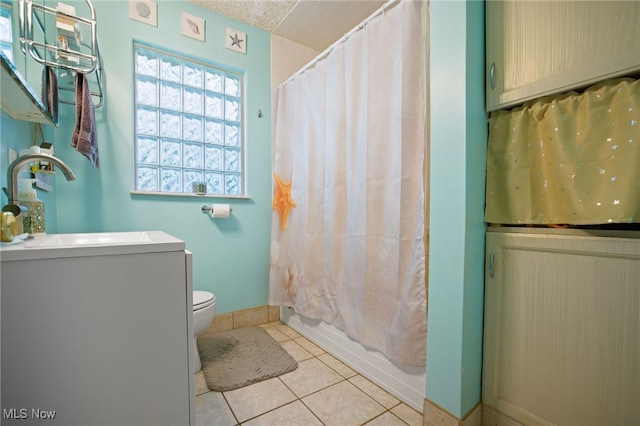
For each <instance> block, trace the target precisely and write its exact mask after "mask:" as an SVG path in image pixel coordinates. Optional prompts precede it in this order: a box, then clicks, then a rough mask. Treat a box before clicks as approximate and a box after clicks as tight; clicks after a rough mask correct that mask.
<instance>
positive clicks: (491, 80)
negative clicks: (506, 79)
mask: <svg viewBox="0 0 640 426" xmlns="http://www.w3.org/2000/svg"><path fill="white" fill-rule="evenodd" d="M489 84H490V85H491V90H493V89H495V88H496V63H495V62H494V63H492V64H491V68H489Z"/></svg>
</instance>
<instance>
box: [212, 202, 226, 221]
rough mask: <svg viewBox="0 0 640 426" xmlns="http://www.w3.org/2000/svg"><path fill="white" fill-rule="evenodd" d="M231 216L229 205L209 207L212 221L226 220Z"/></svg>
mask: <svg viewBox="0 0 640 426" xmlns="http://www.w3.org/2000/svg"><path fill="white" fill-rule="evenodd" d="M230 214H231V206H230V205H229V204H214V205H213V206H211V217H213V218H214V219H226V218H228V217H229V215H230Z"/></svg>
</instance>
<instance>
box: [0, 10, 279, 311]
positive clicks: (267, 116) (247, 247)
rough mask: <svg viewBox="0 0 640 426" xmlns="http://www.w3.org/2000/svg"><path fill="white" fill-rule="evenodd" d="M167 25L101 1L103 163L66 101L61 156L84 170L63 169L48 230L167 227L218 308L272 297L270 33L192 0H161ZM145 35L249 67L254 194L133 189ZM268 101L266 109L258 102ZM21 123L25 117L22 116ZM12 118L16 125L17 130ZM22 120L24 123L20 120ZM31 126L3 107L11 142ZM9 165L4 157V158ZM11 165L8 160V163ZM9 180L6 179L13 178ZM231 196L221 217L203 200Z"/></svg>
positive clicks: (58, 133) (58, 135)
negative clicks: (136, 98) (200, 29)
mask: <svg viewBox="0 0 640 426" xmlns="http://www.w3.org/2000/svg"><path fill="white" fill-rule="evenodd" d="M157 3H158V27H153V26H149V25H146V24H143V23H140V22H137V21H133V20H130V19H129V17H128V16H129V9H128V8H129V2H127V1H102V0H96V1H94V6H95V9H96V15H97V18H98V37H99V41H100V50H101V53H102V56H103V59H104V70H105V72H104V75H105V81H106V98H105V103H104V106H103V107H102V108H100V109H97V110H96V121H97V128H98V140H99V149H100V169H99V170H96V169H93V168H92V167H91V165H90V163H89V161H88V160H87V159H86V158H85V157H83V156H82V155H81V154H79V153H77V152H75V150H73V148H71V147H70V140H71V134H72V132H73V128H74V125H75V107H74V106H71V105H61V106H60V126H59V128H58V129H56V130H55V131H54V132H53V133H55V143H54V146H55V152H56V156H58V157H60V158H61V159H62V160H63V161H65V162H66V163H67V164H68V165H69V166H70V167H71V168H72V169H73V171H74V172H75V174H76V176H77V179H76V180H75V181H73V182H67V181H65V179H64V178H63V176H62V175H61V174H58V175H57V176H56V179H55V180H56V188H55V199H54V200H53V201H52V202H49V203H47V206H46V208H47V212H49V211H52V210H56V211H57V217H52V218H51V220H49V218H47V220H48V223H47V231H48V232H61V233H66V232H100V231H132V230H162V231H165V232H167V233H169V234H172V235H174V236H176V237H178V238H181V239H183V240H184V241H185V242H186V246H187V249H188V250H190V251H191V252H193V267H194V288H195V289H198V290H207V291H212V292H214V293H215V294H216V297H217V312H218V313H225V312H229V311H235V310H239V309H245V308H250V307H255V306H260V305H265V304H267V299H268V277H269V274H268V269H269V244H270V235H271V199H272V197H271V180H272V178H271V77H270V35H269V33H268V32H266V31H263V30H260V29H257V28H254V27H251V26H248V25H245V24H242V23H240V22H237V21H235V20H231V19H228V18H226V17H222V16H220V15H217V14H214V13H212V12H209V11H207V10H205V9H203V8H200V7H198V6H196V5H194V4H191V3H190V2H187V1H162V0H161V1H158V2H157ZM181 12H186V13H189V14H192V15H196V16H200V17H202V18H204V19H205V21H206V39H205V40H206V41H205V42H204V43H203V42H201V41H198V40H195V39H191V38H188V37H185V36H182V35H181V34H180V14H181ZM225 27H232V28H234V29H236V30H238V31H242V32H245V33H246V34H247V54H246V55H243V54H241V53H237V52H233V51H231V50H228V49H225V47H224V37H225ZM133 40H139V41H143V42H148V43H151V44H154V45H157V46H162V47H166V48H168V49H171V50H174V51H176V52H180V53H182V54H185V55H189V56H195V57H199V58H204V59H207V60H211V61H214V62H216V63H219V64H222V65H225V66H230V67H233V68H235V69H238V70H241V71H244V72H245V84H246V100H245V104H246V105H245V106H246V108H245V111H244V113H245V116H244V117H245V122H246V134H245V149H246V157H245V165H246V170H247V175H246V179H247V194H248V195H249V198H248V199H224V198H223V199H220V198H201V197H195V196H193V197H170V196H152V195H133V194H131V191H132V190H133V188H134V157H133V152H134V151H133V149H134V148H133V144H134V139H133V129H134V126H133V99H132V96H133V77H132V61H133V53H132V42H133ZM258 109H260V110H262V112H263V114H264V116H263V118H258V116H257V111H258ZM16 123H17V122H16ZM5 127H7V129H9V128H12V130H11V134H9V132H7V135H6V136H5ZM13 128H15V129H13ZM28 130H29V126H24V125H22V124H15V123H14V122H13V120H11V119H10V118H9V117H7V116H5V115H4V114H3V116H2V139H1V151H2V155H3V157H6V152H7V150H6V148H7V147H8V146H13V145H14V140H17V139H21V140H23V141H24V140H27V143H26V145H25V146H28V145H29V144H30V136H29V135H28V134H27V133H28ZM2 161H3V164H2V165H3V169H4V161H5V159H4V158H3V160H2ZM4 170H6V169H4ZM3 182H4V181H3ZM214 202H218V203H229V204H231V206H232V208H233V213H232V216H231V217H230V218H229V219H226V220H216V221H213V220H212V219H211V218H210V217H209V216H208V215H205V214H203V213H202V212H201V210H200V207H201V206H202V205H203V204H209V205H210V204H212V203H214Z"/></svg>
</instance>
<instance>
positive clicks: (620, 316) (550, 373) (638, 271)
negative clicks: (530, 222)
mask: <svg viewBox="0 0 640 426" xmlns="http://www.w3.org/2000/svg"><path fill="white" fill-rule="evenodd" d="M486 270H487V273H486V282H485V340H484V360H483V363H484V365H483V392H482V401H483V404H484V405H488V406H490V407H492V408H494V409H496V410H498V411H500V412H502V413H504V414H506V415H508V416H510V417H512V418H514V419H516V420H518V421H519V422H521V423H523V424H561V425H578V424H579V425H631V424H640V410H638V408H637V402H638V395H640V363H638V360H639V359H640V239H632V238H607V237H598V238H596V237H590V236H565V235H563V236H558V235H551V234H517V233H498V232H488V233H487V268H486Z"/></svg>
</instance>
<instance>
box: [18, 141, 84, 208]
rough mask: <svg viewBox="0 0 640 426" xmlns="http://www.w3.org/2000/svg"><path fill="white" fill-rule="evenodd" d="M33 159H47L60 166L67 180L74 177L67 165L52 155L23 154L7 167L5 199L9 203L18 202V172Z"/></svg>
mask: <svg viewBox="0 0 640 426" xmlns="http://www.w3.org/2000/svg"><path fill="white" fill-rule="evenodd" d="M33 161H48V162H50V163H54V164H56V165H57V166H58V167H60V169H61V170H62V173H63V174H64V177H65V178H67V180H75V178H76V175H74V174H73V171H71V169H70V168H69V166H67V165H66V164H65V163H64V162H63V161H62V160H60V159H59V158H56V157H54V156H53V155H49V154H36V153H33V154H27V155H24V156H22V157H19V158H17V159H16V160H14V161H13V162H12V163H11V164H9V168H8V169H7V186H8V188H9V190H8V192H7V199H8V200H9V204H18V172H19V171H20V169H21V168H22V167H23V166H24V165H26V164H27V163H31V162H33Z"/></svg>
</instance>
